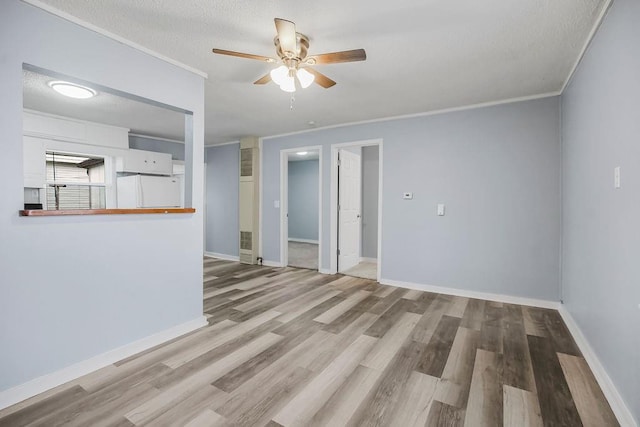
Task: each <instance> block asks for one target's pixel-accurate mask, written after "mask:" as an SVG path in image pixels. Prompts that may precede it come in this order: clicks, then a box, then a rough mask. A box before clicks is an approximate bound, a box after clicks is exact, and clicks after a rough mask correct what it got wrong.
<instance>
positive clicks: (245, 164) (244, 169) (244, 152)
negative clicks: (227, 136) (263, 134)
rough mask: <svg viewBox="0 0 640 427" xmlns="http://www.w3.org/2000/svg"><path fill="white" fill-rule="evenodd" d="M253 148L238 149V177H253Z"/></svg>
mask: <svg viewBox="0 0 640 427" xmlns="http://www.w3.org/2000/svg"><path fill="white" fill-rule="evenodd" d="M252 160H253V148H242V149H240V176H252V175H253V162H252Z"/></svg>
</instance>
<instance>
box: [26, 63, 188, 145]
mask: <svg viewBox="0 0 640 427" xmlns="http://www.w3.org/2000/svg"><path fill="white" fill-rule="evenodd" d="M53 80H61V79H59V78H52V77H49V76H47V75H44V74H40V73H36V72H34V71H30V70H22V93H23V106H24V108H28V109H31V110H37V111H42V112H44V113H49V114H56V115H59V116H65V117H73V118H76V119H80V120H87V121H90V122H97V123H104V124H107V125H113V126H120V127H125V128H129V129H130V132H132V133H138V134H142V135H148V136H155V137H163V138H171V139H175V140H178V141H184V114H182V113H178V112H175V111H171V110H168V109H165V108H161V107H156V106H154V105H149V104H145V103H143V102H139V101H133V100H131V99H127V98H124V97H122V96H117V95H113V94H110V93H107V92H103V91H98V94H97V96H95V97H93V98H89V99H74V98H68V97H66V96H62V95H60V94H58V93H57V92H56V91H54V90H53V89H51V88H50V87H49V86H48V83H49V82H51V81H53ZM64 80H66V81H69V80H73V79H64Z"/></svg>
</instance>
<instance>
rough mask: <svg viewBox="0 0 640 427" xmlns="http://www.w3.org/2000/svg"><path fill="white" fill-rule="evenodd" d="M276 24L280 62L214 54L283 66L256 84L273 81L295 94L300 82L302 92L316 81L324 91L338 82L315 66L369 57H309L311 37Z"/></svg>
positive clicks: (358, 52) (359, 53)
mask: <svg viewBox="0 0 640 427" xmlns="http://www.w3.org/2000/svg"><path fill="white" fill-rule="evenodd" d="M274 21H275V24H276V32H277V34H276V37H275V38H274V39H273V43H274V44H275V45H276V54H277V55H278V59H276V58H269V57H266V56H261V55H253V54H249V53H241V52H234V51H232V50H224V49H213V53H217V54H220V55H229V56H237V57H240V58H247V59H256V60H258V61H264V62H268V63H270V64H275V63H279V64H281V65H280V66H279V67H278V68H276V69H274V70H272V71H271V72H270V73H269V74H267V75H266V76H263V77H261V78H259V79H258V80H256V81H255V82H254V83H253V84H256V85H263V84H267V83H269V82H270V81H274V82H275V83H276V84H277V85H278V86H280V89H282V90H283V91H285V92H295V91H296V82H297V83H299V85H300V87H302V88H303V89H305V88H307V87H309V86H310V85H311V84H312V83H313V82H316V83H317V84H319V85H320V86H322V87H323V88H325V89H328V88H330V87H331V86H333V85H335V84H336V82H334V81H333V80H331V79H330V78H329V77H327V76H325V75H324V74H322V73H320V72H318V71H316V70H315V69H313V68H311V66H312V65H323V64H335V63H338V62H354V61H364V60H365V59H367V54H366V52H365V51H364V49H354V50H345V51H342V52H332V53H323V54H320V55H311V56H307V50H308V49H309V37H307V36H305V35H304V34H300V33H298V32H296V25H295V24H294V23H293V22H291V21H287V20H286V19H280V18H276V19H275V20H274Z"/></svg>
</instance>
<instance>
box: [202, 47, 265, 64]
mask: <svg viewBox="0 0 640 427" xmlns="http://www.w3.org/2000/svg"><path fill="white" fill-rule="evenodd" d="M211 51H212V52H213V53H217V54H218V55H229V56H237V57H239V58H247V59H257V60H258V61H264V62H276V60H275V59H273V58H268V57H266V56H260V55H252V54H250V53H242V52H234V51H233V50H224V49H212V50H211Z"/></svg>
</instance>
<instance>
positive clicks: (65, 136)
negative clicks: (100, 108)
mask: <svg viewBox="0 0 640 427" xmlns="http://www.w3.org/2000/svg"><path fill="white" fill-rule="evenodd" d="M22 128H23V132H24V134H25V135H29V136H35V137H41V138H48V139H52V140H56V141H68V142H77V143H81V144H89V145H97V146H100V147H110V148H119V149H125V150H126V149H128V148H129V129H127V128H121V127H117V126H109V125H103V124H101V123H93V122H86V121H83V120H77V119H72V118H68V117H61V116H54V115H52V114H46V113H41V112H39V111H33V110H25V111H24V113H23V122H22Z"/></svg>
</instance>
